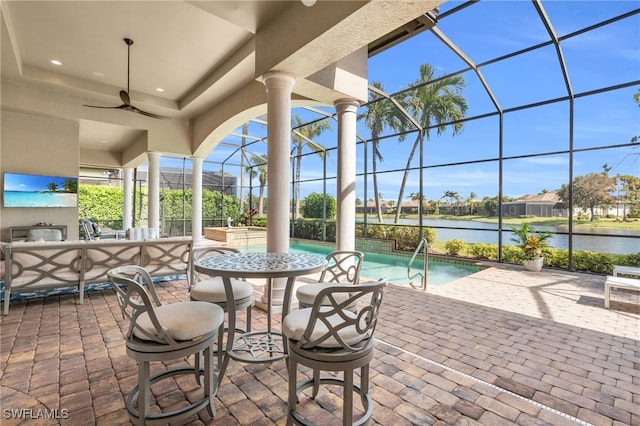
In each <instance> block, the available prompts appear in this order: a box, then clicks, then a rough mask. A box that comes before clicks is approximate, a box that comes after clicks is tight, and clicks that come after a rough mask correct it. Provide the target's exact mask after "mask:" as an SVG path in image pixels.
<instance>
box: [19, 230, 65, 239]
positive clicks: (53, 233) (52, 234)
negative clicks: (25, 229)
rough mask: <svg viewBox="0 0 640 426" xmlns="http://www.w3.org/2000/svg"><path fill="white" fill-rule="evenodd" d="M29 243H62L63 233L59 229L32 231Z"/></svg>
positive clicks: (30, 231)
mask: <svg viewBox="0 0 640 426" xmlns="http://www.w3.org/2000/svg"><path fill="white" fill-rule="evenodd" d="M27 240H28V241H38V240H44V241H62V232H60V230H59V229H30V230H29V236H28V237H27Z"/></svg>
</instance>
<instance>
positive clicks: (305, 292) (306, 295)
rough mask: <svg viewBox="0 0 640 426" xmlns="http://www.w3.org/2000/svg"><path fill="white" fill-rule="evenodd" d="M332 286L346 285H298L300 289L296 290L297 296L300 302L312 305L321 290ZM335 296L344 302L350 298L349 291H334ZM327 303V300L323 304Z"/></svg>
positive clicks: (340, 301)
mask: <svg viewBox="0 0 640 426" xmlns="http://www.w3.org/2000/svg"><path fill="white" fill-rule="evenodd" d="M330 286H344V284H340V283H315V284H304V285H301V286H300V287H298V289H297V290H296V298H297V299H298V302H299V303H301V304H302V305H304V306H311V305H313V301H314V300H315V299H316V296H317V295H318V293H320V290H322V289H324V288H327V287H330ZM333 296H334V297H335V299H336V300H337V301H338V302H339V303H342V302H344V301H345V300H347V299H348V298H349V294H348V293H334V295H333ZM326 304H328V302H327V301H326V300H325V302H324V303H323V305H326Z"/></svg>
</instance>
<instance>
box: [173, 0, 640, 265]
mask: <svg viewBox="0 0 640 426" xmlns="http://www.w3.org/2000/svg"><path fill="white" fill-rule="evenodd" d="M369 55H370V57H369V62H368V77H369V84H370V91H369V102H368V103H367V104H365V105H362V106H361V107H360V109H359V111H358V116H359V120H358V128H357V159H356V161H357V182H356V191H357V200H356V213H357V222H358V223H357V228H358V233H359V234H358V235H362V236H374V234H375V236H377V235H379V228H380V224H385V226H386V227H387V230H386V231H384V232H389V231H388V229H393V228H394V227H398V226H409V227H417V228H418V229H419V230H420V233H419V235H422V234H423V233H422V230H424V229H427V228H429V229H432V230H433V231H435V244H434V246H435V247H438V244H439V245H440V246H441V247H445V248H443V250H445V251H446V242H448V241H452V240H459V241H463V242H465V243H466V244H469V245H471V246H473V247H475V248H476V250H481V249H484V250H489V251H493V252H494V253H495V258H496V259H497V260H501V257H502V250H501V248H503V247H504V246H505V245H508V244H511V241H510V238H511V236H512V231H511V228H510V227H511V226H512V225H514V226H517V225H519V224H521V223H522V222H523V221H526V222H528V223H530V224H532V225H533V226H534V227H537V228H544V229H546V230H549V231H551V232H553V233H554V234H553V237H552V238H551V239H550V245H551V246H552V247H554V248H557V249H563V250H568V253H569V256H568V263H567V265H565V266H566V267H567V268H569V269H571V268H572V264H573V255H574V254H575V253H577V252H580V251H587V250H588V251H593V252H598V253H618V254H633V253H638V252H639V251H640V158H639V157H640V144H639V139H638V138H639V137H640V114H639V113H640V7H639V3H638V2H637V1H545V0H542V1H469V2H460V1H448V2H445V3H444V4H442V5H441V6H440V7H439V9H438V10H432V11H425V14H424V15H423V16H421V17H420V18H419V19H416V20H415V21H414V22H412V23H410V24H408V25H406V26H405V27H404V28H402V29H400V30H398V31H397V32H396V33H394V34H390V35H389V36H388V37H385V38H384V39H381V40H376V41H375V42H372V43H371V44H370V46H369ZM291 115H292V129H293V132H292V143H291V191H290V194H291V217H292V224H293V226H292V230H293V231H292V232H294V233H295V232H296V231H295V229H296V226H299V225H297V224H298V223H299V221H300V220H306V219H310V218H309V217H308V216H315V218H314V219H315V220H321V221H322V222H323V223H324V224H325V225H326V226H325V227H323V232H322V234H321V238H324V239H330V238H331V233H330V231H327V227H329V228H330V226H331V223H333V217H332V215H331V214H330V213H331V212H329V214H327V213H326V210H323V214H324V216H322V215H321V217H319V218H318V217H317V215H312V214H310V213H309V212H308V211H305V206H307V203H310V202H311V201H312V200H317V197H318V196H320V197H321V199H322V200H323V202H324V201H327V200H330V199H331V198H335V197H336V189H335V188H336V166H337V146H336V144H337V139H338V138H337V121H336V116H335V110H334V108H332V107H313V108H311V107H308V108H295V109H294V110H292V114H291ZM265 120H266V119H265V118H264V117H255V119H253V120H250V121H249V122H247V123H246V124H244V125H243V126H240V127H239V128H237V129H236V130H235V131H234V132H232V133H230V134H229V135H227V136H226V137H225V138H224V139H223V140H222V141H221V143H220V144H219V145H217V146H216V148H215V149H214V150H213V151H212V152H211V154H210V155H209V156H208V157H207V159H206V160H205V162H204V166H203V168H204V172H205V173H212V174H218V175H219V176H222V177H227V176H228V177H230V178H232V179H230V180H229V181H227V180H226V178H222V179H221V180H219V182H222V184H220V185H219V188H217V189H216V188H214V187H213V186H212V188H211V189H213V190H219V191H221V192H222V193H226V194H228V196H229V197H231V198H234V199H235V201H233V202H232V201H229V200H222V199H220V200H218V202H219V203H220V206H221V207H220V208H219V209H218V210H216V213H215V214H214V215H213V216H215V217H207V213H206V212H205V213H204V214H203V219H204V221H205V226H208V225H209V224H211V225H213V224H216V223H217V224H218V225H220V226H225V225H226V224H227V223H228V222H227V219H229V218H231V219H232V221H233V223H234V224H255V223H254V222H255V221H256V220H257V219H259V218H260V217H263V216H264V215H266V214H267V213H268V193H269V182H268V175H267V174H266V170H267V168H266V152H267V149H268V144H269V142H268V140H267V123H266V121H265ZM163 162H164V163H163V164H165V165H166V166H168V167H176V166H177V167H182V166H183V167H185V168H186V169H189V167H190V162H189V161H188V160H187V161H186V162H185V161H183V160H182V159H178V160H171V159H166V160H163ZM176 162H177V163H178V164H177V165H176ZM185 173H187V174H188V173H190V171H189V170H187V171H186V172H185ZM232 181H233V184H232V183H231V182H232ZM226 182H228V186H227V183H226ZM231 186H233V190H232V191H230V192H229V189H230V188H231ZM185 188H186V187H185ZM187 192H188V189H185V194H186V193H187ZM187 199H188V197H185V200H187ZM188 202H190V201H187V205H186V206H185V208H184V213H185V216H184V220H185V221H187V220H188V218H189V217H190V207H189V206H188ZM184 229H185V230H186V231H185V232H187V233H188V232H190V225H189V226H185V227H184ZM374 230H375V232H374ZM416 243H417V241H416ZM470 252H471V253H473V250H471V251H470Z"/></svg>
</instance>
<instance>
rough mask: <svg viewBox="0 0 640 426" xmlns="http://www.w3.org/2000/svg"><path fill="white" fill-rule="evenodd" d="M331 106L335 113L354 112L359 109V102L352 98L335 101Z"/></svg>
mask: <svg viewBox="0 0 640 426" xmlns="http://www.w3.org/2000/svg"><path fill="white" fill-rule="evenodd" d="M333 106H334V107H335V108H336V111H337V112H356V111H358V108H360V102H359V101H357V100H356V99H353V98H341V99H336V100H335V101H334V102H333Z"/></svg>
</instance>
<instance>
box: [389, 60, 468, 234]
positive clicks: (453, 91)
mask: <svg viewBox="0 0 640 426" xmlns="http://www.w3.org/2000/svg"><path fill="white" fill-rule="evenodd" d="M433 75H434V70H433V67H431V65H429V64H422V65H420V78H419V79H418V80H416V82H415V83H413V84H410V85H409V86H408V87H416V89H415V90H412V91H407V92H406V98H405V99H403V101H402V104H403V105H404V106H405V108H406V110H407V111H408V112H409V113H410V114H411V115H412V116H413V118H414V119H415V120H416V121H417V122H418V123H419V124H420V126H422V129H423V131H422V132H419V134H418V136H417V137H416V140H415V142H414V143H413V147H412V148H411V153H410V154H409V158H408V159H407V166H406V167H405V169H404V176H403V177H402V184H401V185H400V192H399V193H398V203H400V202H402V197H403V196H404V189H405V186H406V184H407V179H408V177H409V168H410V167H411V161H412V160H413V156H414V154H415V152H416V149H417V148H418V146H419V144H420V139H421V138H423V137H426V139H427V140H429V129H430V128H431V126H433V125H436V126H437V127H436V129H437V133H438V134H441V133H442V132H444V131H445V130H446V129H447V124H446V123H451V122H453V124H451V128H452V130H453V134H454V135H455V134H457V133H459V132H461V131H462V127H463V124H462V122H460V121H459V120H461V119H463V118H464V114H465V112H466V111H467V101H466V99H465V98H464V96H462V90H463V89H464V87H465V84H464V78H462V77H461V76H454V77H447V78H443V79H439V80H436V81H433ZM399 219H400V211H399V210H398V211H396V217H395V221H394V222H395V223H398V220H399Z"/></svg>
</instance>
